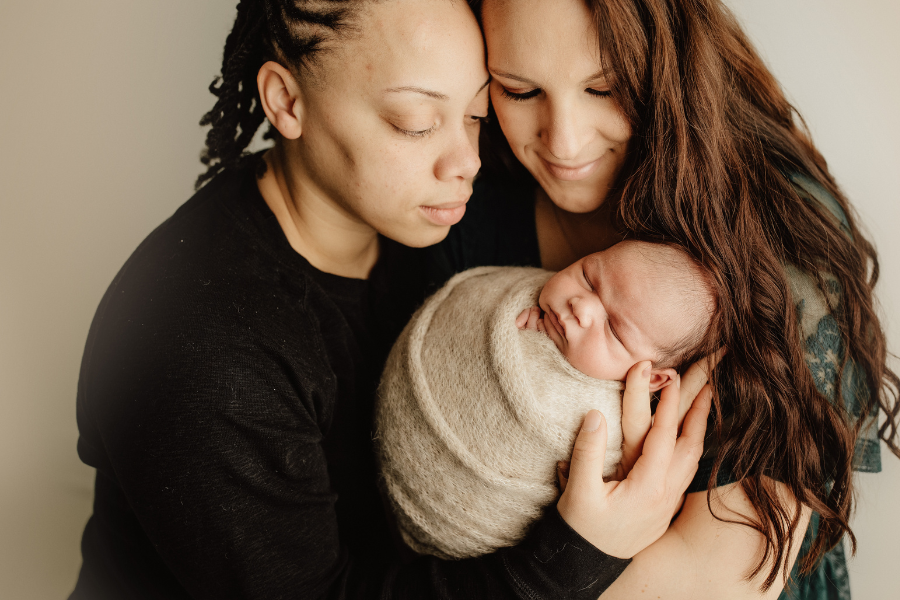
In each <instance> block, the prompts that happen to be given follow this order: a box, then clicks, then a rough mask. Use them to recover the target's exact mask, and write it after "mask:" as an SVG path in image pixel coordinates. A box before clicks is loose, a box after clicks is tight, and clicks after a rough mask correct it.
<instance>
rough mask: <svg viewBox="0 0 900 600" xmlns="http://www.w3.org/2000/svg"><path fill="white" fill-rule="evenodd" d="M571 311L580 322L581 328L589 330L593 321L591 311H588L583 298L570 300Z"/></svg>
mask: <svg viewBox="0 0 900 600" xmlns="http://www.w3.org/2000/svg"><path fill="white" fill-rule="evenodd" d="M569 309H570V310H571V311H572V316H573V317H575V320H576V321H578V326H579V327H583V328H585V329H587V328H588V327H590V326H591V323H592V319H591V315H590V310H588V307H587V305H586V304H585V302H584V300H583V299H582V298H579V297H578V296H574V297H572V298H570V299H569Z"/></svg>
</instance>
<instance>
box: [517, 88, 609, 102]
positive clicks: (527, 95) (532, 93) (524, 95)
mask: <svg viewBox="0 0 900 600" xmlns="http://www.w3.org/2000/svg"><path fill="white" fill-rule="evenodd" d="M542 91H543V90H542V89H541V88H534V89H533V90H528V91H527V92H513V91H511V90H508V89H506V88H505V87H502V86H501V88H500V93H501V94H502V95H503V97H504V98H507V99H509V100H513V101H514V102H525V101H526V100H531V99H532V98H535V97H537V96H538V94H540V93H541V92H542ZM584 91H585V93H587V94H589V95H591V96H594V97H596V98H606V97H608V96H610V95H612V92H611V91H610V90H596V89H594V88H586V89H585V90H584Z"/></svg>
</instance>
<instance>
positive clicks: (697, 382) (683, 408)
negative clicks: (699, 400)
mask: <svg viewBox="0 0 900 600" xmlns="http://www.w3.org/2000/svg"><path fill="white" fill-rule="evenodd" d="M726 351H727V349H726V348H725V347H724V346H723V347H721V348H719V349H718V350H716V351H715V352H714V353H712V354H709V355H707V356H704V357H703V358H701V359H700V360H698V361H697V362H695V363H694V364H692V365H691V366H690V367H688V370H687V372H686V373H685V374H684V377H682V380H681V399H680V404H679V407H678V422H679V423H681V421H682V420H684V416H685V415H686V414H687V412H688V410H690V408H691V404H692V403H693V402H694V398H696V397H697V394H699V393H700V390H702V389H703V386H705V385H706V382H707V381H708V380H709V374H710V373H711V372H712V370H713V369H714V368H715V367H716V365H717V364H719V361H720V360H722V357H723V356H725V352H726Z"/></svg>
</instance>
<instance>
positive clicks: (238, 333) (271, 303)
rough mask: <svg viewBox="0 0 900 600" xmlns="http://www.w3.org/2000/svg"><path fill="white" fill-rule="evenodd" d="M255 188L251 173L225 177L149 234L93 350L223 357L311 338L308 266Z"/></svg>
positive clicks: (105, 307)
mask: <svg viewBox="0 0 900 600" xmlns="http://www.w3.org/2000/svg"><path fill="white" fill-rule="evenodd" d="M251 184H252V185H255V182H254V180H253V175H252V173H250V174H248V173H246V172H240V171H235V172H225V173H222V174H221V175H219V176H218V177H217V178H216V179H215V180H213V181H211V182H210V183H209V184H207V186H205V187H204V188H202V189H201V190H200V191H198V192H197V193H196V194H195V195H194V196H193V197H192V198H191V199H190V200H188V201H187V202H186V203H185V204H183V205H182V206H181V207H180V208H179V209H178V210H177V211H176V212H175V213H174V214H173V215H172V216H171V217H170V218H169V219H167V220H166V221H165V222H164V223H162V224H161V225H160V226H159V227H157V228H156V229H155V230H154V231H153V232H152V233H151V234H150V235H149V236H147V238H146V239H145V240H144V241H143V242H142V243H141V244H140V245H139V246H138V248H137V249H136V250H135V251H134V253H133V254H132V255H131V257H130V258H129V259H128V260H127V261H126V263H125V265H124V266H123V267H122V269H121V270H120V271H119V273H118V274H117V275H116V277H115V279H114V280H113V282H112V283H111V284H110V286H109V288H108V289H107V291H106V294H105V295H104V298H103V300H102V301H101V304H100V306H99V308H98V310H97V313H96V315H95V318H94V323H93V325H92V330H91V335H90V337H89V340H88V343H89V345H90V344H92V343H93V344H105V345H111V346H123V347H126V348H128V353H129V355H130V356H134V357H136V358H137V356H138V355H139V354H140V352H143V353H144V354H145V355H151V354H152V355H153V356H154V358H155V359H158V360H163V359H166V357H167V356H168V357H169V358H174V357H178V356H181V354H185V355H193V349H195V348H205V349H207V350H208V349H211V348H215V349H216V352H217V354H219V355H222V354H224V353H228V352H233V351H236V350H237V349H240V348H247V347H249V346H252V345H253V344H260V343H262V344H268V343H272V342H271V341H266V340H267V338H272V339H278V338H284V337H285V336H286V335H288V334H289V332H290V331H292V330H295V329H298V328H299V329H302V330H305V334H304V335H306V336H309V335H310V332H311V331H312V330H313V329H312V328H313V326H314V325H315V322H316V315H315V307H314V305H315V294H314V293H313V288H314V287H315V285H314V282H313V281H312V279H311V277H310V276H309V275H308V273H307V271H308V268H309V267H308V263H306V261H304V260H303V259H302V257H300V256H299V255H297V254H296V253H294V252H292V251H289V250H290V246H289V245H288V244H287V241H286V240H284V239H283V234H281V230H280V228H279V227H278V224H277V221H276V220H275V218H274V216H271V217H268V216H267V215H266V214H265V211H264V210H263V208H264V207H265V205H264V204H262V206H259V203H262V202H263V201H262V199H261V197H260V198H256V197H255V196H254V194H253V193H251V192H252V189H254V188H248V185H251ZM248 190H249V191H248ZM257 194H258V192H257ZM269 214H271V213H269ZM278 236H280V237H281V242H279V240H278ZM282 244H283V246H284V248H282V247H281V245H282ZM285 248H286V249H285ZM288 324H290V327H288ZM157 355H159V356H157ZM145 358H149V356H145ZM181 358H182V359H184V358H186V356H182V357H181ZM195 358H197V357H195ZM201 362H202V361H201Z"/></svg>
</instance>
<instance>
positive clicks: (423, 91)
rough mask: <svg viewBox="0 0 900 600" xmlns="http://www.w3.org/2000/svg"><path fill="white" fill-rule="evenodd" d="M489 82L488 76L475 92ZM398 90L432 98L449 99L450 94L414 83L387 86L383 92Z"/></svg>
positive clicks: (390, 92) (395, 91)
mask: <svg viewBox="0 0 900 600" xmlns="http://www.w3.org/2000/svg"><path fill="white" fill-rule="evenodd" d="M490 82H491V78H490V77H488V78H487V81H485V82H484V83H483V84H481V87H480V88H478V92H476V94H478V93H480V92H481V90H483V89H484V88H486V87H487V85H488V84H489V83H490ZM398 92H412V93H414V94H422V95H424V96H428V97H429V98H434V99H435V100H449V99H450V96H448V95H447V94H444V93H442V92H438V91H436V90H429V89H427V88H423V87H418V86H415V85H403V86H400V87H393V88H388V89H386V90H384V93H385V94H392V93H398Z"/></svg>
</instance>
